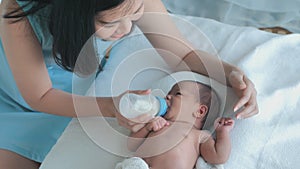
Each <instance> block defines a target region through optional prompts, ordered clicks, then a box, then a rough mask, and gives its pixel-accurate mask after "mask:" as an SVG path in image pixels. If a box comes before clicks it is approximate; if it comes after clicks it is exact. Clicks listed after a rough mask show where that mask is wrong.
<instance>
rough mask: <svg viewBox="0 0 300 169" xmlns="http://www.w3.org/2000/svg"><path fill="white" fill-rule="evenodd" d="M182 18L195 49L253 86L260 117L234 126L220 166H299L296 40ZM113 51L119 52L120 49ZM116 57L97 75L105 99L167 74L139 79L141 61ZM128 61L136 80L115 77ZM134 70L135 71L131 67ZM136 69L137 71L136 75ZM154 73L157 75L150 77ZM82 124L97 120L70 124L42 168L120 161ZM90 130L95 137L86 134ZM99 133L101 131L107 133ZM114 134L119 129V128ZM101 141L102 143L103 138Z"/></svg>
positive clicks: (88, 167)
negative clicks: (213, 55)
mask: <svg viewBox="0 0 300 169" xmlns="http://www.w3.org/2000/svg"><path fill="white" fill-rule="evenodd" d="M184 18H185V19H186V21H189V22H192V23H193V24H194V25H195V26H196V27H193V26H188V25H187V23H184V22H182V21H180V22H178V24H179V25H180V28H181V30H182V32H183V34H184V35H185V36H186V37H187V38H188V39H189V40H190V41H192V42H193V44H194V45H195V47H196V48H199V49H204V50H207V51H210V52H212V53H214V52H217V53H218V54H219V55H220V57H221V58H222V59H224V60H225V61H227V62H230V63H233V64H236V65H238V66H239V67H240V68H242V69H243V70H244V71H245V73H246V74H247V75H248V77H249V78H250V79H251V80H252V81H253V82H254V83H255V85H256V88H257V91H258V98H257V99H258V103H259V109H260V113H259V115H257V116H254V117H252V118H249V119H246V120H238V121H236V125H235V128H234V130H233V131H232V135H231V136H232V152H231V156H230V159H229V160H228V162H227V163H226V164H224V167H225V168H228V169H233V168H237V169H269V168H270V169H271V168H272V169H283V168H284V169H285V168H297V166H299V163H298V162H299V161H300V156H299V152H300V133H299V132H297V130H296V129H299V127H300V113H299V110H300V95H299V93H300V76H299V74H298V72H300V66H299V65H300V57H299V56H298V55H299V53H300V35H297V34H294V35H288V36H278V35H274V34H270V33H266V32H261V31H259V30H257V29H255V28H249V27H236V26H230V25H226V24H222V23H219V22H215V21H212V20H208V19H203V18H195V17H184ZM196 28H197V29H196ZM198 29H200V30H201V31H202V32H204V33H205V35H206V36H207V38H208V39H209V40H211V42H212V44H214V46H215V48H216V50H214V49H212V48H211V46H207V45H206V44H207V43H206V42H203V41H202V40H203V36H202V35H199V32H198V31H199V30H198ZM200 38H201V40H199V39H200ZM141 40H143V38H141ZM122 43H125V41H124V42H121V44H122ZM140 44H144V45H147V42H137V41H135V42H132V43H131V44H127V48H128V46H129V47H130V46H134V47H137V48H138V47H139V45H140ZM120 46H121V45H120ZM141 46H142V45H141ZM116 49H118V50H120V48H118V47H116ZM119 52H120V51H119ZM139 52H142V54H143V55H145V57H149V56H150V55H155V53H154V52H153V51H152V50H145V48H142V50H139ZM112 54H114V52H112ZM115 54H116V55H117V54H118V51H115ZM120 54H122V56H119V57H117V56H115V59H113V58H111V63H108V64H107V65H106V70H105V71H104V72H103V74H102V75H100V77H101V78H102V79H101V80H102V81H99V85H101V91H102V92H103V93H102V95H104V96H105V95H110V94H112V95H117V94H119V93H121V92H122V91H123V90H127V89H128V88H130V89H141V86H144V87H145V88H148V87H150V86H151V84H153V80H154V81H155V80H157V79H159V78H161V77H163V76H164V75H165V74H166V72H165V73H162V71H161V70H159V71H158V70H156V69H153V70H151V71H149V72H148V73H147V74H146V76H139V73H141V72H143V71H141V70H142V68H143V67H142V66H143V65H142V64H141V63H142V62H141V61H142V60H144V59H143V58H141V60H139V59H138V58H136V57H130V58H129V59H127V60H123V61H122V59H120V58H123V56H124V57H125V56H128V55H132V53H130V52H129V53H126V52H123V53H122V52H120V53H119V55H120ZM154 58H155V57H154ZM156 59H158V60H156ZM156 59H154V60H152V61H151V60H150V61H149V58H148V62H149V63H148V64H150V67H151V64H154V65H155V64H157V63H158V64H160V63H161V62H160V61H159V58H156ZM129 61H130V63H132V67H131V68H129V69H126V70H127V71H126V74H128V75H129V76H131V75H136V76H131V77H135V78H133V79H126V78H125V77H124V76H118V75H116V74H115V71H114V70H115V68H116V67H115V66H118V65H120V64H119V63H120V62H122V63H124V62H129ZM122 65H123V64H121V66H119V67H118V69H117V71H120V72H124V70H125V68H122ZM125 65H126V64H125ZM135 66H137V67H139V68H134V67H135ZM160 67H164V65H163V64H162V65H160ZM135 70H140V71H139V72H138V73H134V71H135ZM156 73H157V74H159V75H158V76H156V77H152V76H153V74H156ZM112 77H113V78H112ZM143 77H144V79H143ZM145 77H146V79H145ZM142 79H143V80H142ZM150 79H151V80H150ZM115 80H117V81H115ZM118 81H122V82H124V83H125V84H127V85H124V86H120V85H119V83H118V84H117V83H116V82H118ZM137 84H138V85H137ZM97 85H98V82H97ZM99 90H100V89H99ZM92 91H96V90H92ZM96 93H97V91H96ZM84 121H88V122H89V124H91V123H90V122H92V121H95V119H83V120H81V122H80V123H81V124H83V127H81V126H80V123H79V122H78V121H77V120H76V119H74V120H73V121H72V122H71V123H70V125H69V126H68V128H67V129H66V130H65V132H64V133H63V135H62V137H61V138H60V139H59V140H58V142H57V144H56V145H55V146H54V148H53V149H52V150H51V152H50V153H49V154H48V156H47V157H46V159H45V161H44V163H43V164H42V166H41V168H42V169H53V168H55V169H79V168H85V169H96V168H103V169H106V168H107V169H110V168H114V166H115V164H116V163H117V162H119V161H122V160H123V158H122V157H121V156H119V155H120V152H116V151H118V150H119V149H120V148H121V147H118V145H116V146H115V149H114V150H113V151H112V152H111V151H110V152H107V151H109V150H108V148H107V147H106V146H103V145H101V144H100V146H101V147H102V148H100V147H99V144H98V143H99V142H97V138H96V136H94V135H93V134H91V133H101V131H100V130H101V129H100V128H99V126H97V125H96V124H98V123H99V121H95V123H92V125H89V126H88V127H87V125H85V123H84ZM115 128H118V126H115ZM89 129H91V130H93V132H91V131H88V130H89ZM102 130H104V131H103V132H105V129H102ZM118 130H120V131H122V130H123V129H122V128H118ZM123 132H126V131H123ZM88 136H89V137H88ZM99 138H100V140H101V139H102V137H101V136H99ZM99 138H98V139H99ZM95 140H96V141H95ZM109 148H110V147H109ZM106 150H107V151H106ZM197 167H198V166H197Z"/></svg>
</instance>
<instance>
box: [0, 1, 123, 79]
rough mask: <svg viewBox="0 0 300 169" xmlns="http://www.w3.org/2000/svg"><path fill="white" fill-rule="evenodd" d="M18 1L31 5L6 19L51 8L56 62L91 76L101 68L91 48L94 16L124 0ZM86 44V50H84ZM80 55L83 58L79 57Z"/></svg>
mask: <svg viewBox="0 0 300 169" xmlns="http://www.w3.org/2000/svg"><path fill="white" fill-rule="evenodd" d="M19 1H28V3H27V4H26V5H24V6H21V7H20V8H18V9H15V10H13V11H12V12H9V13H7V14H5V15H4V18H14V19H17V20H16V21H18V20H21V19H22V18H24V17H26V16H28V15H32V14H34V13H35V12H36V11H38V10H40V9H42V8H44V7H46V6H48V5H51V13H50V21H49V30H50V32H51V34H52V36H53V49H52V51H53V56H54V59H55V61H56V63H57V64H58V65H59V66H61V67H63V68H64V69H66V70H68V71H76V72H77V73H80V74H90V73H92V72H94V71H95V70H96V69H97V68H98V63H99V62H98V58H97V56H96V54H95V51H94V49H92V48H93V42H92V41H91V40H89V39H90V37H91V36H92V35H93V34H94V33H95V31H96V30H95V21H94V18H95V15H96V14H97V13H98V12H101V11H105V10H109V9H112V8H115V7H117V6H118V5H120V4H121V3H123V2H124V1H125V0H19ZM31 3H34V5H33V6H32V7H31V8H30V9H29V10H27V11H23V10H22V9H23V8H24V7H25V6H28V5H29V4H31ZM88 40H89V41H88ZM85 44H87V45H85ZM84 45H85V46H86V47H85V49H84V50H83V51H81V49H82V48H83V46H84ZM79 55H80V58H78V56H79ZM76 62H77V63H76ZM78 62H79V64H78Z"/></svg>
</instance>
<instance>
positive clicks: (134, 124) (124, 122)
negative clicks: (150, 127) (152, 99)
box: [115, 90, 153, 132]
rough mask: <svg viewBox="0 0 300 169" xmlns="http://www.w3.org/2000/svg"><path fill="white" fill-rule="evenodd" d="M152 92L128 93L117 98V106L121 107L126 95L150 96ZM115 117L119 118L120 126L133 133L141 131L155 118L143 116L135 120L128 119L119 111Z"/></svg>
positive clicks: (147, 115)
mask: <svg viewBox="0 0 300 169" xmlns="http://www.w3.org/2000/svg"><path fill="white" fill-rule="evenodd" d="M150 92H151V90H135V91H127V92H125V93H123V94H121V95H120V96H118V97H117V98H116V99H117V102H116V105H117V107H118V106H119V102H120V99H121V97H122V96H123V95H124V94H126V93H135V94H140V95H145V94H150ZM117 110H118V108H117ZM115 117H116V118H117V120H118V123H119V125H121V126H123V127H125V128H127V129H129V130H131V131H132V132H137V131H139V130H140V129H141V128H143V127H144V126H145V125H146V123H147V122H149V121H150V120H151V119H152V118H153V117H152V115H149V114H142V115H140V116H137V117H135V118H132V119H127V118H126V117H124V116H122V115H121V113H120V112H119V111H116V112H115Z"/></svg>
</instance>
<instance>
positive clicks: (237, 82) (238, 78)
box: [228, 71, 258, 119]
mask: <svg viewBox="0 0 300 169" xmlns="http://www.w3.org/2000/svg"><path fill="white" fill-rule="evenodd" d="M228 80H229V82H230V84H231V86H232V88H233V90H234V91H235V93H236V94H237V96H238V97H239V101H238V102H237V103H236V104H235V106H234V111H237V110H238V109H240V108H242V107H243V109H242V110H241V111H240V112H239V113H238V114H236V118H237V119H241V118H248V117H251V116H253V115H255V114H257V113H258V105H257V100H256V95H257V92H256V89H255V86H254V84H253V83H252V82H251V80H249V79H248V78H247V77H246V75H244V74H243V73H242V72H241V71H232V72H231V73H230V75H229V77H228Z"/></svg>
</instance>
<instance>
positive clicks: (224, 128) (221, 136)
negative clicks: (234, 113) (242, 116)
mask: <svg viewBox="0 0 300 169" xmlns="http://www.w3.org/2000/svg"><path fill="white" fill-rule="evenodd" d="M216 124H217V126H216V140H214V139H213V138H212V137H211V136H210V137H209V138H208V139H207V140H206V141H205V142H204V143H202V144H200V154H201V155H202V157H203V159H204V160H205V161H207V162H208V163H210V164H223V163H225V162H226V161H227V160H228V158H229V155H230V151H231V142H230V134H229V132H230V130H231V129H232V128H233V126H234V120H232V119H230V118H221V119H219V120H218V121H217V123H216Z"/></svg>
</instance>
